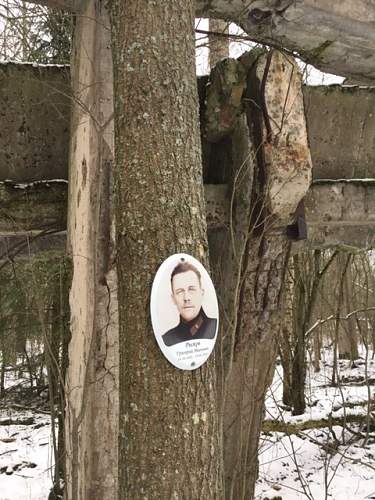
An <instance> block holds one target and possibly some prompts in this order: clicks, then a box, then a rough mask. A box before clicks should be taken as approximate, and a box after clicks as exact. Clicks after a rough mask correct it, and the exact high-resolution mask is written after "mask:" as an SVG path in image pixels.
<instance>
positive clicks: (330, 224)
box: [0, 180, 375, 260]
mask: <svg viewBox="0 0 375 500" xmlns="http://www.w3.org/2000/svg"><path fill="white" fill-rule="evenodd" d="M43 184H47V186H48V187H47V186H46V185H43ZM43 184H42V185H41V184H40V183H35V184H31V186H29V187H26V186H25V187H24V188H23V189H22V190H21V189H20V188H15V187H11V188H9V187H6V188H4V186H1V185H0V193H1V189H3V191H4V190H7V197H8V202H7V208H6V209H3V207H2V209H1V212H0V260H1V259H4V258H6V257H7V256H11V255H13V254H16V255H22V256H25V255H28V254H29V253H35V252H38V251H43V250H55V249H61V250H63V249H65V232H64V229H65V228H66V211H67V191H68V186H67V183H62V182H57V183H53V182H49V183H43ZM205 195H206V209H207V212H206V216H207V224H208V227H209V229H211V230H215V229H219V228H222V227H225V226H227V227H229V225H230V215H229V214H230V207H229V204H230V200H229V198H228V187H227V185H226V184H208V185H205ZM13 196H14V199H13V202H11V201H10V199H11V198H12V197H13ZM38 197H40V202H39V207H40V210H39V209H38V208H37V207H38V205H37V204H36V203H37V201H38ZM21 205H22V207H23V209H22V210H21V209H20V208H19V207H20V206H21ZM304 205H305V216H306V223H307V230H308V238H307V242H306V243H307V245H308V246H310V247H313V248H324V247H332V246H346V247H351V248H373V247H375V180H373V181H363V180H351V181H340V182H335V181H315V182H314V183H313V185H312V186H311V188H310V190H309V192H308V194H307V196H306V197H305V200H304ZM32 207H33V209H31V208H32ZM25 210H26V211H27V217H25ZM4 214H5V215H4ZM274 230H275V231H285V227H275V228H274ZM56 233H57V234H56Z"/></svg>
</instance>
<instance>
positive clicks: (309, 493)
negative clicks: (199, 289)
mask: <svg viewBox="0 0 375 500" xmlns="http://www.w3.org/2000/svg"><path fill="white" fill-rule="evenodd" d="M371 356H372V353H370V356H369V360H368V362H367V363H366V362H365V357H364V355H363V358H360V359H359V360H357V361H356V362H355V366H354V367H351V366H350V362H349V361H346V360H340V361H339V367H338V375H339V379H340V384H339V385H338V387H332V386H331V383H330V381H331V377H332V355H331V352H330V351H329V350H324V351H323V356H322V361H321V370H320V372H319V373H314V371H313V368H312V367H309V370H308V377H307V390H306V396H307V406H306V411H305V413H304V414H303V415H300V416H292V414H291V412H290V410H288V409H287V408H286V407H284V406H283V405H282V370H281V367H280V366H279V365H278V366H277V369H276V373H275V377H274V381H273V384H272V387H271V388H270V390H269V392H268V395H267V401H266V420H265V422H264V430H265V432H263V433H262V442H261V450H260V454H259V461H260V470H259V480H258V483H257V489H256V498H257V500H266V499H268V500H276V499H277V500H281V499H282V500H304V499H309V500H328V499H332V500H365V499H366V500H369V499H375V424H374V420H373V419H372V420H371V419H370V420H369V423H370V424H371V425H370V426H369V429H368V432H367V429H366V426H365V425H364V423H365V422H366V415H367V413H368V410H370V412H371V411H372V415H373V417H375V415H374V413H375V405H373V406H371V405H370V406H369V405H368V401H369V400H370V402H371V401H372V402H374V400H375V360H372V359H371ZM366 366H367V369H366ZM366 381H368V382H369V383H368V384H367V383H366ZM15 383H17V384H20V381H19V380H17V381H15V380H9V381H8V385H9V386H11V385H12V384H15ZM20 387H22V386H20ZM17 394H18V396H17V397H14V394H13V396H12V397H9V398H7V399H2V400H0V500H47V498H48V494H49V491H50V488H51V486H52V463H53V452H52V438H51V426H50V417H49V414H48V405H47V403H46V397H45V396H43V395H42V396H41V397H36V398H35V397H33V398H29V399H27V397H23V398H21V397H20V395H21V396H22V391H21V392H20V391H19V390H18V391H17ZM359 419H360V420H361V423H358V420H359ZM191 500H196V499H191Z"/></svg>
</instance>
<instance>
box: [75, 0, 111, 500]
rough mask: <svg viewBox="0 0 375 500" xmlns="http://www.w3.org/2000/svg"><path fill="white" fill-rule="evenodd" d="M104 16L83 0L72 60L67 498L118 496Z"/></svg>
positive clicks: (98, 5)
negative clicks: (71, 268)
mask: <svg viewBox="0 0 375 500" xmlns="http://www.w3.org/2000/svg"><path fill="white" fill-rule="evenodd" d="M111 62H112V58H111V46H110V29H109V16H108V14H107V12H106V10H105V6H104V3H102V2H100V1H99V0H85V2H84V3H83V4H82V12H81V13H80V15H78V16H77V17H76V28H75V35H74V48H73V55H72V82H73V92H74V95H73V101H74V108H73V115H72V125H71V131H72V132H71V133H72V137H71V147H70V151H71V156H70V181H69V190H70V192H69V212H68V233H69V234H68V239H69V251H70V253H71V256H72V264H73V277H72V287H71V291H70V308H71V334H72V338H71V342H70V345H69V367H68V372H67V381H66V399H67V404H66V457H67V464H66V476H67V482H66V493H65V495H66V499H67V500H87V499H90V500H113V499H115V498H116V496H117V465H118V454H117V436H118V423H117V415H118V385H117V369H118V354H117V351H118V322H117V304H116V291H117V285H116V274H115V271H114V263H113V252H114V242H113V223H114V222H113V213H112V207H111V203H110V195H111V189H112V187H111V185H112V180H111V175H112V172H111V170H112V167H111V165H112V157H113V123H112V115H113V101H112V96H113V88H112V63H111Z"/></svg>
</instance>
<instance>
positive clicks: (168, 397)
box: [111, 0, 221, 500]
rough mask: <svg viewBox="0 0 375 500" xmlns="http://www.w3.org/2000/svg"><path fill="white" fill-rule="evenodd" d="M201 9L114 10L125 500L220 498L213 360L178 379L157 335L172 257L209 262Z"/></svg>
mask: <svg viewBox="0 0 375 500" xmlns="http://www.w3.org/2000/svg"><path fill="white" fill-rule="evenodd" d="M193 7H194V3H193V2H192V1H191V0H190V1H186V0H169V1H166V2H148V1H146V0H141V1H135V0H131V1H128V2H120V1H119V0H112V2H111V16H112V24H113V32H112V37H113V38H112V42H113V51H114V70H115V130H116V134H115V135H116V142H115V144H116V202H117V204H116V219H117V222H118V226H117V269H118V273H119V292H118V293H119V315H120V337H119V338H120V430H119V467H120V471H119V498H121V499H124V500H125V499H129V500H133V499H135V498H143V499H146V498H147V499H149V500H152V499H154V500H157V499H160V498H163V499H164V498H165V499H172V498H181V499H182V498H205V499H207V500H208V499H217V498H221V495H220V493H219V462H220V459H219V458H220V457H219V439H218V414H217V398H216V376H215V363H214V356H211V358H210V359H209V360H208V362H207V363H206V364H205V365H203V366H202V367H201V368H200V369H198V370H195V371H191V372H187V371H185V372H182V371H177V370H176V369H175V368H173V367H172V366H170V365H169V364H168V362H167V361H166V359H165V358H164V357H163V355H162V354H161V352H160V350H159V349H158V347H157V345H156V342H155V339H154V336H153V333H152V327H151V321H150V313H149V297H150V289H151V284H152V280H153V277H154V275H155V272H156V270H157V268H158V266H159V265H160V264H161V262H162V261H163V260H164V259H165V258H166V257H168V256H169V255H171V254H174V253H177V252H182V251H183V252H186V253H188V254H191V255H193V256H195V257H196V258H198V259H199V260H200V261H202V262H203V264H206V265H207V263H208V261H207V255H208V254H207V240H206V221H205V207H204V195H203V181H202V167H201V155H200V139H199V119H198V101H197V89H196V77H195V59H194V42H193V21H194V10H193Z"/></svg>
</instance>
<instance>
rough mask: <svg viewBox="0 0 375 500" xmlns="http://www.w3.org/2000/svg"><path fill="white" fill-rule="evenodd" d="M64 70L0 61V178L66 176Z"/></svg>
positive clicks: (66, 72) (67, 92)
mask: <svg viewBox="0 0 375 500" xmlns="http://www.w3.org/2000/svg"><path fill="white" fill-rule="evenodd" d="M70 94H71V92H70V84H69V69H68V68H67V67H62V66H38V67H36V66H33V65H32V64H16V63H6V64H3V63H1V64H0V180H5V179H12V180H15V181H32V180H38V179H43V178H44V179H51V178H63V179H67V174H68V169H67V164H68V134H69V117H70V98H69V95H70Z"/></svg>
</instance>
